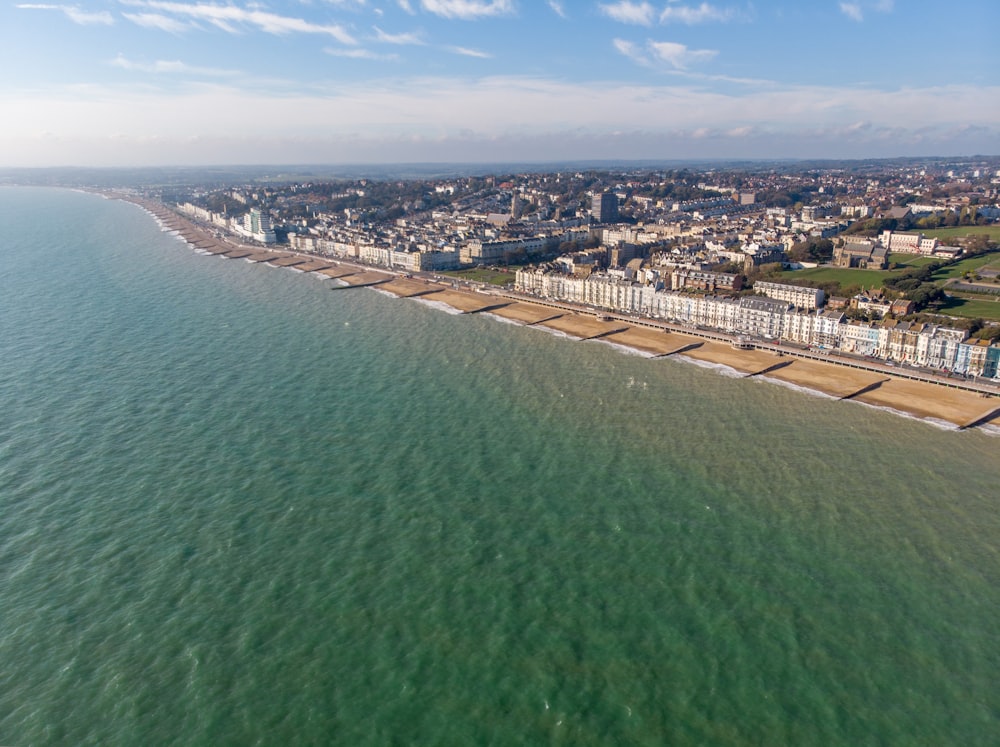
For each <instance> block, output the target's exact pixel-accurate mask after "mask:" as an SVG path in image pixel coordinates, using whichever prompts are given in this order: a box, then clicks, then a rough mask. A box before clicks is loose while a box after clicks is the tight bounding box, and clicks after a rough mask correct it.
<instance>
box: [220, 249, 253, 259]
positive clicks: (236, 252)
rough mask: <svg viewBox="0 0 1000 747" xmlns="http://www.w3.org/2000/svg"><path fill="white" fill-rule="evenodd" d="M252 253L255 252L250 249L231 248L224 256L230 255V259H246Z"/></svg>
mask: <svg viewBox="0 0 1000 747" xmlns="http://www.w3.org/2000/svg"><path fill="white" fill-rule="evenodd" d="M251 254H253V252H252V251H250V250H249V249H231V250H229V251H228V252H226V253H225V254H223V255H222V256H223V257H229V258H230V259H244V258H245V257H249V256H250V255H251Z"/></svg>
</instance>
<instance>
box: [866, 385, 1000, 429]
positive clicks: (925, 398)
mask: <svg viewBox="0 0 1000 747" xmlns="http://www.w3.org/2000/svg"><path fill="white" fill-rule="evenodd" d="M854 399H855V400H857V401H858V402H864V403H866V404H869V405H875V406H877V407H888V408H891V409H893V410H898V411H899V412H905V413H907V414H909V415H913V416H915V417H918V418H932V419H934V420H943V421H945V422H947V423H952V424H954V425H958V426H963V427H964V426H968V425H972V424H974V423H976V422H977V421H979V420H980V419H982V418H985V417H987V416H988V415H990V413H992V412H994V411H995V410H996V409H997V408H998V407H1000V399H998V398H997V397H984V396H982V395H981V394H976V393H975V392H968V391H965V390H963V389H949V388H947V387H943V386H938V385H937V384H927V383H925V382H923V381H909V380H908V379H890V380H889V381H887V382H885V383H884V384H881V385H879V387H878V388H877V389H873V390H872V391H870V392H865V393H864V394H859V395H858V396H857V397H854Z"/></svg>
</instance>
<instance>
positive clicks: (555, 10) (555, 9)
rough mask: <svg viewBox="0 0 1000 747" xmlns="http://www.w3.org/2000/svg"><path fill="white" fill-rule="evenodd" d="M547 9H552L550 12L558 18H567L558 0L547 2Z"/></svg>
mask: <svg viewBox="0 0 1000 747" xmlns="http://www.w3.org/2000/svg"><path fill="white" fill-rule="evenodd" d="M549 7H550V8H552V12H553V13H555V14H556V15H557V16H559V17H560V18H567V15H566V9H565V8H564V7H563V4H562V3H561V2H559V0H549Z"/></svg>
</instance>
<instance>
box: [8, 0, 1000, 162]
mask: <svg viewBox="0 0 1000 747" xmlns="http://www.w3.org/2000/svg"><path fill="white" fill-rule="evenodd" d="M5 1H6V0H5ZM0 7H2V10H0V28H3V32H2V37H0V38H2V41H3V44H2V45H0V61H2V65H0V83H2V84H0V107H2V111H3V112H4V114H5V116H4V117H2V118H0V166H33V165H40V166H51V165H109V166H110V165H114V166H140V165H162V164H191V165H199V164H263V163H348V162H350V163H358V162H417V161H442V162H444V161H450V162H468V161H491V162H492V161H512V162H523V161H553V160H565V159H672V158H864V157H892V156H901V155H917V156H919V155H969V154H997V153H1000V80H998V77H1000V75H998V70H1000V64H998V63H1000V51H998V41H997V38H996V30H997V29H998V28H1000V2H997V0H951V1H950V2H947V3H944V2H939V1H931V0H794V1H793V0H755V2H726V1H725V0H720V1H719V2H716V1H714V0H712V1H708V0H706V1H704V2H702V1H698V0H695V1H688V0H658V1H657V2H653V1H652V0H648V1H640V2H634V1H625V0H607V1H603V2H596V1H594V2H592V1H591V0H559V1H556V0H302V1H301V2H280V3H279V2H240V1H238V0H232V1H231V2H214V1H210V0H118V1H117V2H114V1H111V2H109V1H107V0H104V1H99V0H80V2H79V3H72V4H70V3H51V2H34V1H31V2H8V3H7V4H6V5H4V6H0Z"/></svg>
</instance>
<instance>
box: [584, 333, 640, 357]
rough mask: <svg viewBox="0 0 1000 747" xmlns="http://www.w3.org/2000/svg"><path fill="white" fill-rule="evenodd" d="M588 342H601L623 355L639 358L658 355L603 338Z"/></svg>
mask: <svg viewBox="0 0 1000 747" xmlns="http://www.w3.org/2000/svg"><path fill="white" fill-rule="evenodd" d="M586 342H599V343H601V344H602V345H607V346H608V347H610V348H614V349H615V351H616V352H619V353H621V354H622V355H634V356H638V357H639V358H655V357H656V353H651V352H649V351H648V350H640V349H639V348H633V347H630V346H628V345H622V344H621V343H620V342H611V341H610V340H606V339H604V338H603V337H598V338H597V339H596V340H586Z"/></svg>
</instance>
